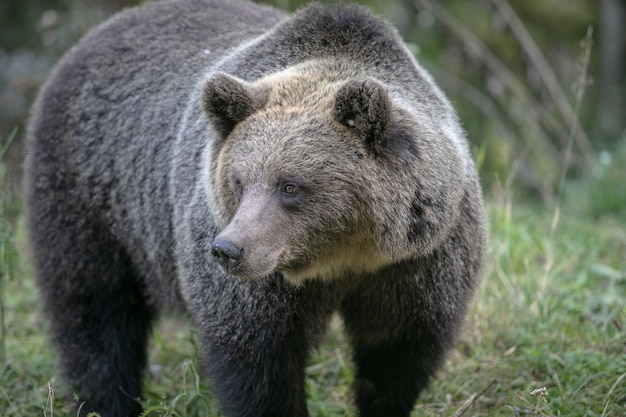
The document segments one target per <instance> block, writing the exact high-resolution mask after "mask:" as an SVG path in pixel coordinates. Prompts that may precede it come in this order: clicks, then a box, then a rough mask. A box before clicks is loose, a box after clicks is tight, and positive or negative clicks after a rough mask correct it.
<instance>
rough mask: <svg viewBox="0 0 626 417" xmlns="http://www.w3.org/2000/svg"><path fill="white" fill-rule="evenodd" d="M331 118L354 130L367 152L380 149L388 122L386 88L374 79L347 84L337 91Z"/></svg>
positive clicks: (356, 80)
mask: <svg viewBox="0 0 626 417" xmlns="http://www.w3.org/2000/svg"><path fill="white" fill-rule="evenodd" d="M334 117H335V119H336V120H337V121H338V122H339V123H341V124H343V125H345V126H347V127H348V128H350V129H353V130H354V132H355V133H356V134H357V135H358V136H359V137H360V138H361V140H363V141H364V142H365V143H366V144H367V145H368V146H369V147H370V149H372V150H374V151H376V150H378V149H380V147H382V146H383V145H384V140H385V133H386V130H387V127H388V126H389V122H390V119H391V102H390V100H389V95H388V94H387V89H386V88H385V87H384V86H383V85H382V84H380V83H379V82H378V81H376V80H374V79H373V78H363V79H355V80H350V81H348V82H346V83H345V84H344V85H342V86H341V87H340V88H339V91H337V95H336V97H335V108H334Z"/></svg>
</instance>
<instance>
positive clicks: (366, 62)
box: [26, 0, 485, 417]
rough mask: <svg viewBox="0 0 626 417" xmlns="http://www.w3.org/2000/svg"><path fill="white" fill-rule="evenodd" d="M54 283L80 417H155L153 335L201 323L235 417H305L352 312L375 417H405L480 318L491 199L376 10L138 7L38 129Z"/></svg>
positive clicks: (212, 1) (39, 254)
mask: <svg viewBox="0 0 626 417" xmlns="http://www.w3.org/2000/svg"><path fill="white" fill-rule="evenodd" d="M28 135H29V138H28V161H27V187H26V188H27V209H28V224H29V232H30V236H31V239H32V244H33V253H34V260H35V264H36V271H37V281H38V285H39V287H40V289H41V294H42V298H43V302H44V311H45V314H46V317H47V318H48V319H49V320H50V323H51V327H52V335H53V340H54V343H55V345H56V347H57V349H58V352H59V354H60V356H61V365H62V369H63V371H64V375H65V377H66V380H67V381H68V382H69V383H70V384H72V387H73V389H74V392H75V393H76V394H77V396H78V398H79V401H80V403H81V404H82V405H81V408H80V415H82V416H84V415H87V414H88V413H89V412H92V411H97V412H99V413H100V414H101V415H102V416H103V417H119V416H137V415H138V414H139V413H140V412H141V405H140V403H139V402H138V401H137V398H139V397H140V395H141V386H142V373H143V370H144V368H145V365H146V347H147V342H148V339H149V335H150V329H151V326H152V324H153V323H154V321H155V320H156V319H157V317H158V315H159V314H160V313H163V312H168V311H169V312H181V311H185V310H186V311H188V312H189V314H190V316H191V318H192V320H193V322H194V323H195V325H196V326H197V328H198V331H199V335H200V338H201V343H202V347H203V355H204V356H203V365H204V368H205V371H206V375H207V376H208V378H209V379H210V380H211V382H212V385H213V387H214V391H215V393H216V396H217V397H218V399H219V400H220V404H221V407H222V410H223V413H224V415H226V416H231V417H235V416H236V417H244V416H246V417H252V416H257V417H260V416H266V417H281V416H284V417H301V416H307V415H308V412H307V408H306V398H305V388H304V369H305V365H306V361H307V358H308V355H309V351H310V350H311V348H312V347H314V346H316V344H317V343H318V342H319V341H320V339H321V337H322V335H323V333H324V331H325V329H326V327H327V323H328V321H329V318H330V316H331V314H333V312H338V313H339V314H340V316H341V317H342V319H343V321H344V324H345V329H346V333H347V335H348V339H349V342H350V344H351V348H352V352H353V355H352V359H353V363H354V366H355V369H356V371H355V378H354V387H353V388H354V402H355V406H356V408H357V409H358V413H359V415H360V416H363V417H370V416H385V417H394V416H408V415H409V414H410V412H411V410H412V409H413V406H414V403H415V401H416V398H417V396H418V394H419V393H420V391H422V390H423V389H424V387H425V386H426V385H427V383H428V381H429V379H430V378H431V377H432V376H433V374H434V372H435V371H436V370H437V369H438V367H439V366H440V365H441V364H442V362H443V360H444V358H445V354H446V352H447V351H448V350H449V349H450V348H451V346H452V344H453V342H454V339H455V336H456V335H457V333H458V331H459V328H460V326H461V325H462V323H463V317H464V314H465V312H466V309H467V305H468V302H469V301H470V298H471V296H472V293H473V292H474V290H475V288H476V285H477V282H478V279H479V272H480V269H481V262H482V258H483V252H484V244H485V237H484V220H483V208H482V198H481V190H480V186H479V183H478V180H477V175H476V170H475V167H474V164H473V162H472V159H471V155H470V152H469V149H468V145H467V142H466V139H465V137H464V133H463V131H462V129H461V128H460V126H459V123H458V121H457V117H456V115H455V112H454V111H453V109H452V107H451V106H450V104H449V102H448V101H447V99H446V98H445V97H444V95H443V94H442V93H441V91H440V90H439V89H438V88H437V87H436V85H435V83H434V82H433V80H432V79H431V77H430V76H429V75H428V74H427V73H426V72H425V71H424V70H423V69H422V68H421V67H420V66H419V65H418V64H417V63H416V61H415V60H414V58H413V56H412V55H411V54H410V53H409V51H408V50H407V48H406V47H405V46H404V44H403V42H402V40H401V39H400V37H399V36H398V34H397V32H396V31H395V30H394V29H393V28H392V27H391V26H390V25H389V24H387V23H385V22H384V21H382V20H381V19H380V18H378V17H376V16H374V15H373V14H372V13H370V12H369V11H367V10H366V9H364V8H362V7H360V6H354V5H341V6H321V5H311V6H308V7H305V8H303V9H302V10H300V11H298V12H296V13H295V14H294V15H292V16H287V15H285V14H283V13H282V12H280V11H277V10H275V9H273V8H269V7H265V6H260V5H255V4H252V3H248V2H244V1H240V0H187V1H183V0H173V1H163V2H155V3H149V4H146V5H144V6H140V7H138V8H134V9H130V10H127V11H124V12H122V13H120V14H118V15H117V16H115V17H114V18H112V19H111V20H110V21H108V22H106V23H104V24H103V25H101V26H99V27H98V28H96V29H94V30H93V31H91V33H89V34H88V35H87V36H86V37H85V38H84V39H83V40H82V41H81V42H80V44H79V45H78V46H76V47H75V48H74V49H72V50H71V51H70V52H69V53H68V54H67V56H66V57H65V58H64V59H63V60H62V62H61V63H60V64H59V65H58V66H57V68H56V69H55V70H54V72H53V73H52V74H51V76H50V78H49V80H48V82H47V83H46V85H45V87H44V88H43V90H42V92H41V94H40V96H39V98H38V100H37V102H36V104H35V106H34V109H33V116H32V120H31V123H30V126H29V131H28Z"/></svg>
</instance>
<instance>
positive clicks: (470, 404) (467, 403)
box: [452, 379, 498, 417]
mask: <svg viewBox="0 0 626 417" xmlns="http://www.w3.org/2000/svg"><path fill="white" fill-rule="evenodd" d="M496 382H498V380H497V379H494V380H493V381H491V384H489V385H487V387H486V388H484V389H483V390H482V391H480V392H477V393H474V394H472V396H471V397H469V398H468V399H467V400H466V401H465V402H464V403H463V405H462V406H461V407H460V408H459V409H458V410H456V411H455V412H454V414H452V417H461V416H462V415H463V414H465V412H466V411H467V410H469V409H470V408H472V407H473V406H474V404H475V403H476V401H478V399H479V398H480V397H482V395H483V394H484V393H485V392H487V391H488V390H489V389H491V387H493V386H494V385H495V384H496Z"/></svg>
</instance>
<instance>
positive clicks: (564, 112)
mask: <svg viewBox="0 0 626 417" xmlns="http://www.w3.org/2000/svg"><path fill="white" fill-rule="evenodd" d="M491 2H492V3H493V4H494V6H496V9H498V12H499V13H500V16H502V18H503V19H504V20H505V21H506V23H507V24H508V25H509V27H510V28H511V30H512V31H513V34H514V35H515V37H516V38H517V40H518V41H519V43H520V45H521V47H522V48H523V49H524V51H525V52H526V54H527V55H528V58H529V59H530V61H531V62H532V64H533V65H534V66H535V68H537V71H538V72H539V75H540V77H541V79H542V80H543V84H544V85H545V87H546V89H547V90H548V93H550V95H551V96H552V99H553V100H554V104H555V106H556V108H557V110H558V111H559V113H560V114H561V117H562V118H563V120H564V121H565V123H566V124H567V125H568V126H571V127H572V129H571V131H570V132H571V133H572V134H573V137H574V139H575V140H576V144H577V145H578V148H579V150H580V152H581V155H582V158H583V161H584V162H585V165H586V166H590V161H589V157H590V155H592V154H593V153H592V147H591V142H590V141H589V138H588V137H587V134H586V133H585V131H584V129H583V128H582V126H581V125H580V122H579V121H578V116H577V114H576V112H575V111H574V109H573V108H572V106H571V105H570V102H569V100H568V99H567V96H566V95H565V92H564V91H563V88H562V87H561V84H560V83H559V81H558V79H557V78H556V75H555V74H554V71H553V70H552V68H551V67H550V64H548V61H547V60H546V58H545V57H544V55H543V54H542V53H541V51H540V50H539V47H538V46H537V44H536V43H535V41H534V40H533V38H532V37H531V36H530V34H529V33H528V31H527V30H526V27H525V26H524V24H523V23H522V21H521V20H520V18H519V17H518V16H517V14H516V13H515V11H514V10H513V8H512V7H511V5H510V4H509V3H508V2H507V1H506V0H491Z"/></svg>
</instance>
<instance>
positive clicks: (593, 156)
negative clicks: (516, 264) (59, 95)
mask: <svg viewBox="0 0 626 417" xmlns="http://www.w3.org/2000/svg"><path fill="white" fill-rule="evenodd" d="M136 3H138V1H137V0H3V1H2V2H1V3H0V143H2V145H3V146H2V147H0V152H1V153H0V156H3V155H2V154H3V153H5V152H6V155H4V157H3V160H2V161H3V165H4V168H3V169H6V170H7V171H6V172H4V174H5V175H2V176H3V177H4V180H5V182H6V184H5V187H4V190H5V191H6V190H9V191H10V192H11V193H15V195H16V196H19V188H20V187H19V184H20V166H21V161H22V157H23V152H24V151H23V139H22V137H23V133H24V125H25V120H26V118H27V115H28V108H29V106H30V105H31V103H32V100H33V99H34V96H35V95H36V92H37V90H38V88H39V86H40V85H41V83H42V82H43V81H44V79H45V77H46V75H47V74H48V72H49V70H50V69H51V67H52V66H53V65H54V63H55V62H57V61H58V59H59V58H60V56H61V55H62V54H63V53H64V52H65V51H66V50H67V49H68V48H69V47H70V46H71V45H72V44H74V43H75V42H76V41H77V40H78V39H79V37H80V36H81V35H82V34H84V33H85V32H86V31H87V30H88V29H89V28H90V27H92V26H93V25H95V24H97V23H99V22H101V21H102V20H104V19H105V18H106V17H107V16H108V15H110V14H112V13H114V12H115V11H117V10H119V9H121V8H123V7H128V6H132V5H134V4H136ZM266 3H273V4H274V5H276V6H278V7H280V8H282V9H286V10H293V9H295V8H297V7H299V6H300V5H302V4H303V3H305V1H303V0H273V1H267V2H266ZM360 3H363V4H367V5H368V6H370V7H371V8H373V9H374V10H375V11H376V12H377V13H379V14H381V15H383V16H385V17H386V18H387V19H388V20H390V21H391V22H393V23H394V24H395V26H396V27H397V28H398V30H399V31H400V33H401V35H402V36H403V37H404V39H405V40H406V42H407V43H408V44H409V47H410V48H411V50H412V51H413V52H414V54H415V55H416V57H417V58H418V60H419V61H420V62H421V63H422V64H423V65H424V66H425V67H426V68H427V69H428V70H429V71H430V72H431V73H432V75H433V76H434V77H435V79H436V80H437V81H438V82H439V83H440V85H441V86H442V88H443V89H444V91H445V92H446V93H447V95H448V96H449V97H450V98H451V99H452V101H453V102H454V104H455V106H456V107H457V109H458V110H459V112H460V115H461V119H462V121H463V124H464V126H465V128H466V130H467V131H468V134H469V137H470V139H471V141H472V144H473V147H474V154H475V156H476V158H477V160H478V163H479V167H480V169H481V174H482V177H483V183H484V186H485V189H486V190H487V192H491V193H492V195H495V196H496V197H497V196H498V193H499V192H500V191H501V190H502V189H504V188H507V187H508V186H510V185H513V188H514V189H515V190H516V192H517V193H518V194H517V195H518V196H522V197H523V198H527V197H533V198H537V199H538V200H540V201H541V202H543V203H544V204H546V205H547V206H554V205H555V204H558V203H559V201H560V198H561V195H562V192H570V193H579V192H581V191H580V188H577V186H575V185H574V186H570V184H586V185H587V186H586V187H585V188H584V189H585V192H584V193H582V194H584V195H581V198H580V203H581V204H583V205H585V206H586V208H588V209H590V210H591V212H590V213H591V214H592V215H601V214H612V215H617V216H620V217H621V216H622V215H624V214H626V211H625V209H624V207H625V206H626V145H624V142H626V141H625V133H624V132H625V126H626V117H625V112H624V110H625V101H626V77H625V75H626V1H624V0H569V1H567V2H565V1H562V0H531V1H528V0H472V1H467V0H369V1H366V0H363V1H360ZM10 141H11V142H12V143H11V145H10V146H9V147H8V150H7V146H8V143H9V142H10ZM566 179H568V180H569V181H565V180H566ZM565 184H567V185H566V186H564V185H565ZM589 184H593V186H592V187H589ZM509 188H510V187H509ZM568 190H571V191H568ZM583 197H584V198H583Z"/></svg>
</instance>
